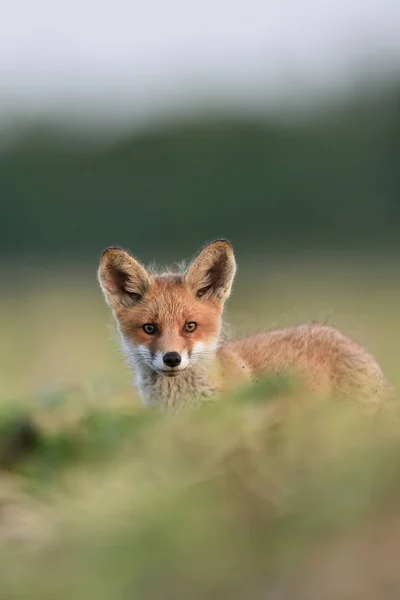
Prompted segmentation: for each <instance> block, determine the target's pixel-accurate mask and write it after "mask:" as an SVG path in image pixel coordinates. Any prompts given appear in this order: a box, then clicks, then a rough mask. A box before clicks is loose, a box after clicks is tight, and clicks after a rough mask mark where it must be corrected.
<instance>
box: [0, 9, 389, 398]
mask: <svg viewBox="0 0 400 600" xmlns="http://www.w3.org/2000/svg"><path fill="white" fill-rule="evenodd" d="M399 82H400V5H399V3H398V2H396V1H395V0H365V1H364V2H363V3H362V4H360V3H359V2H358V1H356V0H338V1H337V2H335V3H334V4H332V3H331V4H329V3H321V2H316V1H313V0H301V1H294V0H285V1H284V2H282V1H279V2H278V1H271V2H263V1H261V0H250V1H248V2H246V3H242V2H238V3H234V5H233V4H232V3H231V2H227V1H225V0H220V1H218V2H211V0H204V2H202V3H201V5H198V6H196V7H194V6H192V7H189V6H188V5H187V3H185V2H183V1H181V0H170V2H168V3H165V2H161V0H154V1H152V2H147V3H136V2H125V1H123V0H115V2H113V3H111V2H110V3H98V2H94V1H93V0H79V2H78V0H69V2H65V1H60V2H57V3H53V2H50V1H49V0H37V2H35V3H32V2H29V1H28V0H16V1H13V2H11V1H7V0H6V1H5V2H3V3H2V6H1V8H0V132H1V135H0V199H1V208H2V210H1V219H0V250H1V254H0V257H1V259H0V270H1V273H2V280H1V281H2V286H1V299H0V329H1V336H0V358H1V364H2V372H3V373H2V377H3V386H2V393H3V394H5V395H9V394H15V395H19V394H25V393H32V392H36V391H37V390H41V389H43V388H47V387H48V386H50V387H51V386H53V385H54V386H57V385H59V384H63V385H64V384H68V385H69V384H70V383H71V382H72V383H74V382H76V381H80V382H81V381H88V380H89V379H90V380H92V379H96V378H98V377H100V378H101V377H104V376H107V375H110V374H111V373H113V374H115V376H116V377H117V378H119V379H121V381H122V380H123V381H126V382H127V384H128V376H127V373H126V371H125V370H124V367H123V363H122V361H121V360H120V357H119V355H117V352H116V344H115V342H114V338H113V334H112V332H110V329H109V328H108V326H109V324H110V317H109V313H108V310H107V309H106V307H105V306H104V303H103V300H102V298H101V295H100V291H99V289H98V287H97V283H96V268H97V264H98V259H99V255H100V253H101V251H102V250H103V248H104V247H106V246H108V245H115V244H117V245H122V246H125V247H127V248H128V249H130V250H131V251H132V253H133V254H135V255H136V256H137V257H138V258H140V259H142V260H143V261H152V260H155V261H156V262H158V263H161V264H163V265H164V264H166V263H170V262H171V261H174V260H177V259H179V260H180V259H182V258H185V257H190V256H192V255H193V253H194V252H195V251H196V250H197V249H198V248H199V247H200V246H201V245H202V244H203V243H204V242H205V241H208V240H211V239H213V238H218V237H227V238H229V239H230V240H231V241H232V243H233V245H234V247H235V250H236V253H237V259H238V262H239V267H240V269H239V276H238V280H237V284H236V289H235V295H234V298H233V299H232V301H231V303H230V311H229V315H228V316H229V318H230V319H231V321H232V322H233V324H234V326H235V327H236V328H237V331H238V332H239V333H246V332H248V331H252V330H254V328H255V327H257V328H260V327H270V326H275V325H280V324H286V323H293V322H299V321H302V320H307V319H315V320H318V319H321V320H324V321H328V322H331V323H332V324H335V325H338V326H340V327H342V328H345V329H346V331H347V332H348V333H349V334H350V335H353V336H355V337H356V338H357V339H358V340H359V341H360V342H361V343H365V344H366V345H367V346H368V348H369V349H370V350H371V352H373V353H375V354H376V355H377V356H378V358H379V359H380V360H381V361H382V362H383V363H384V367H385V369H386V371H387V372H388V374H389V375H390V376H392V377H396V375H397V364H396V363H397V358H396V353H397V345H396V339H397V338H398V335H399V333H400V318H399V316H398V306H399V301H400V286H399V271H400V269H399V266H400V264H399V259H400V242H399V239H400V202H399V194H400V88H399ZM249 288H251V293H249ZM110 376H111V375H110ZM112 376H114V375H112Z"/></svg>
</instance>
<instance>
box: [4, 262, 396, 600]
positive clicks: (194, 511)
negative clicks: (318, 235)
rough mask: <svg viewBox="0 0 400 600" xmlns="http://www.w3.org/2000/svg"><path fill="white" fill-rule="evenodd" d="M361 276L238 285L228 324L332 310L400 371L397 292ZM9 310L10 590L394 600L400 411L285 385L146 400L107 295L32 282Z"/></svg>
mask: <svg viewBox="0 0 400 600" xmlns="http://www.w3.org/2000/svg"><path fill="white" fill-rule="evenodd" d="M348 272H349V271H348V270H345V269H342V270H335V269H332V270H331V271H329V273H328V274H325V275H324V278H323V279H322V280H320V281H321V284H320V286H318V285H317V284H316V283H315V282H316V281H318V277H317V275H316V272H315V271H312V270H311V271H310V272H309V273H308V275H307V276H306V275H305V274H304V273H300V272H298V271H297V270H296V268H295V267H293V265H291V266H288V267H287V271H286V277H284V276H283V275H282V273H285V271H284V269H282V268H281V269H279V271H276V272H274V270H271V276H270V278H269V286H270V287H269V290H268V286H266V287H265V288H264V289H263V290H261V291H260V293H259V294H257V295H256V294H252V296H253V300H249V299H248V295H247V294H243V293H241V290H240V286H239V285H238V288H239V289H238V298H237V300H235V301H234V302H233V303H232V311H231V317H232V321H233V322H234V324H235V325H236V326H239V327H241V328H242V329H249V330H250V329H252V328H254V325H255V324H256V323H259V322H262V321H263V320H264V319H265V320H266V319H267V316H268V315H269V316H270V318H271V322H272V324H274V325H275V324H278V323H279V322H280V319H282V321H283V319H285V320H286V318H287V320H292V321H299V320H303V319H301V318H300V319H299V318H298V315H299V314H302V315H303V317H304V318H305V319H307V318H309V316H311V315H310V313H319V314H317V315H315V314H314V316H316V317H317V318H321V312H324V311H325V308H324V307H326V306H327V305H328V304H329V305H330V306H335V307H338V309H337V310H338V314H337V318H335V319H333V321H334V323H336V324H339V325H341V326H342V328H343V329H345V330H347V331H348V330H349V329H350V333H353V331H352V329H353V330H354V331H355V330H356V329H357V328H358V327H359V328H360V331H361V338H363V337H364V339H361V341H362V342H363V343H367V338H368V340H369V341H370V344H369V347H370V348H371V346H375V348H371V349H372V350H373V351H374V353H375V354H377V355H378V357H379V358H380V360H381V362H382V363H383V366H384V367H385V368H386V371H387V372H388V375H389V376H390V375H391V373H392V372H393V374H395V373H396V368H395V367H396V357H395V356H393V348H394V345H395V343H396V332H397V329H398V328H400V320H399V319H398V317H397V306H398V294H399V293H400V287H399V288H396V287H394V286H393V285H392V283H391V282H392V278H391V276H390V274H389V275H388V276H387V279H386V278H385V277H384V274H383V273H382V268H379V269H378V270H377V271H376V273H375V274H374V272H373V270H371V268H369V271H368V277H365V278H364V276H363V274H362V270H360V269H354V271H353V276H347V273H348ZM289 273H291V275H292V277H291V278H290V277H289ZM343 273H344V275H343ZM304 278H305V280H304ZM249 280H251V276H250V275H249ZM290 280H291V282H290V284H289V281H290ZM300 280H302V281H303V283H304V285H302V286H299V285H298V281H300ZM385 282H386V283H385ZM388 282H389V284H388ZM242 284H243V288H245V289H247V282H246V279H245V277H243V279H242ZM389 286H391V294H389V293H388V289H389ZM37 290H39V291H37ZM260 297H262V298H266V300H265V305H264V304H263V302H260V301H259V300H258V298H260ZM294 298H295V301H294V300H293V299H294ZM249 302H250V304H249ZM294 304H296V309H295V311H293V309H292V310H290V308H288V306H289V305H290V306H292V305H294ZM243 307H245V309H246V310H245V311H243ZM23 309H24V310H23ZM294 312H296V313H298V314H297V317H296V315H295V314H294ZM243 313H245V315H244V314H243ZM249 315H251V316H249ZM0 320H1V321H2V326H3V329H2V331H3V332H4V335H3V337H2V339H1V341H0V352H1V353H2V356H3V358H4V362H5V366H6V367H7V368H6V369H5V378H4V385H3V389H2V397H3V400H2V402H1V405H0V409H1V419H0V421H1V423H0V441H1V444H0V458H1V457H3V459H4V455H6V457H8V461H7V460H6V461H4V460H3V470H2V471H1V475H0V558H1V561H0V564H1V567H0V575H1V582H2V585H1V591H0V597H1V598H5V599H7V600H8V599H14V598H38V599H39V598H40V599H41V600H42V599H44V600H47V599H48V600H67V599H68V600H70V599H71V598H74V599H77V600H81V599H82V600H83V599H85V600H86V599H88V598H96V599H99V600H102V599H104V600H105V599H109V598H113V599H116V600H125V599H131V598H134V599H136V598H137V599H140V600H155V599H157V600H158V599H159V598H162V599H163V600H164V599H167V600H168V599H171V600H172V599H174V600H179V599H185V600H187V599H194V600H197V599H213V598H232V599H233V600H235V599H241V598H250V599H253V598H254V599H259V598H268V599H271V598H272V599H275V598H276V599H277V600H281V599H282V600H286V599H288V598H296V600H301V599H303V598H304V600H306V599H307V600H310V599H311V600H312V599H313V598H315V599H317V598H318V599H320V598H324V600H329V599H330V598H332V600H334V599H335V600H337V599H340V598H343V599H345V598H346V599H347V598H354V599H356V600H358V599H360V600H361V599H362V600H369V599H370V598H371V600H372V598H378V597H379V598H383V599H386V598H388V599H389V598H398V597H399V594H400V577H399V576H398V575H397V573H398V566H397V560H396V556H398V552H399V550H400V535H398V532H399V526H398V523H399V522H400V519H399V517H400V514H399V509H398V505H399V496H400V458H399V457H400V453H399V451H400V436H399V425H398V423H397V421H396V420H395V419H393V416H388V415H384V414H382V415H378V416H376V417H374V418H372V417H371V416H368V415H366V414H364V413H363V411H362V409H360V407H356V406H352V405H351V404H346V405H343V404H334V403H327V402H313V403H309V402H307V399H302V401H301V402H300V401H299V400H300V399H299V397H298V395H297V393H296V388H295V386H294V385H292V383H291V382H288V381H286V380H272V381H268V382H262V383H261V384H260V385H259V386H258V387H255V388H251V389H249V390H247V391H245V392H242V393H240V394H238V395H236V396H232V397H230V398H226V399H224V400H223V401H221V402H219V403H215V404H211V405H206V406H204V407H201V408H198V409H189V410H185V411H183V412H182V413H180V414H177V415H174V416H161V415H158V414H156V413H154V412H150V411H146V410H143V409H141V408H140V405H139V402H138V400H137V398H136V397H135V395H134V392H133V391H132V390H131V389H130V387H129V386H128V374H127V371H126V369H125V367H124V366H123V363H122V361H121V360H120V358H119V357H118V354H117V353H116V352H115V347H114V342H113V339H112V336H111V334H110V333H109V332H108V330H107V329H106V328H105V323H106V322H107V321H109V319H108V315H107V311H106V310H105V309H104V307H103V305H102V303H101V298H98V293H97V290H96V289H95V288H94V287H93V288H91V287H90V286H89V287H87V286H85V285H79V284H78V283H77V282H75V285H71V284H70V283H69V282H68V281H67V282H66V281H64V280H63V281H62V282H55V281H54V280H49V281H46V280H41V285H40V286H38V285H37V284H35V285H32V287H29V286H28V289H27V291H26V293H25V296H24V298H23V300H22V299H21V298H20V297H19V296H16V297H15V298H14V300H12V299H8V300H4V301H3V302H2V308H1V310H0ZM346 321H347V324H348V327H346V326H344V325H345V324H346ZM30 323H32V327H31V328H29V324H30ZM30 333H31V334H30ZM392 337H393V340H392ZM367 345H368V344H367ZM10 347H11V349H12V351H10V350H9V351H8V352H7V348H9V349H10ZM375 350H377V352H375ZM393 379H394V382H395V384H398V381H396V378H395V377H392V380H393ZM282 406H284V407H285V410H284V411H279V412H277V411H276V408H277V407H278V408H281V407H282ZM28 422H29V423H31V426H32V429H31V430H30V429H29V428H28V430H27V423H28ZM36 433H37V436H36V435H35V434H36ZM13 444H14V445H13ZM5 450H6V452H5ZM7 453H8V454H7ZM10 457H11V458H10Z"/></svg>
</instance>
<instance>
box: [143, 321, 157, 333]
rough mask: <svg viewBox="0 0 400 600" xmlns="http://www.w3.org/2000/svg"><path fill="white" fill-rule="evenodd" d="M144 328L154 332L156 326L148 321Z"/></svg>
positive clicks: (147, 331) (146, 330)
mask: <svg viewBox="0 0 400 600" xmlns="http://www.w3.org/2000/svg"><path fill="white" fill-rule="evenodd" d="M143 329H144V330H145V332H146V333H153V331H154V329H155V327H154V325H151V323H146V325H143Z"/></svg>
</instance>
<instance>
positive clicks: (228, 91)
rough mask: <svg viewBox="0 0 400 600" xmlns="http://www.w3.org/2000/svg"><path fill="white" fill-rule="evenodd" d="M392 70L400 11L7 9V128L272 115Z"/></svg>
mask: <svg viewBox="0 0 400 600" xmlns="http://www.w3.org/2000/svg"><path fill="white" fill-rule="evenodd" d="M396 67H399V70H400V0H334V1H333V0H325V1H324V0H297V1H296V0H246V1H245V2H242V1H237V2H235V0H201V2H196V3H194V2H190V0H141V2H137V1H135V0H130V1H125V0H112V1H111V0H109V1H108V2H102V1H101V0H1V1H0V119H2V121H3V123H4V122H5V121H6V120H10V119H11V117H12V116H13V115H14V116H15V115H16V114H20V113H26V114H28V115H32V116H35V115H37V116H40V115H43V114H51V113H57V112H63V111H70V112H72V113H73V112H74V111H76V110H79V111H83V112H82V114H86V115H87V116H88V117H90V115H91V114H92V115H93V114H94V112H93V100H96V107H97V109H98V112H99V113H101V114H103V115H108V117H109V120H110V122H111V121H112V120H113V119H118V118H119V117H120V116H123V115H127V116H131V117H132V118H136V119H140V118H143V117H149V118H152V117H153V116H156V115H160V114H162V113H164V112H167V113H168V111H170V110H172V109H174V107H175V108H176V107H182V106H184V105H185V104H188V105H190V103H191V102H193V101H196V103H197V104H198V105H200V106H201V105H202V104H203V103H205V102H208V103H210V102H212V101H214V100H218V99H222V100H224V101H226V102H228V103H230V104H232V105H235V104H237V105H246V104H247V105H250V104H251V103H256V104H257V103H258V104H261V103H263V104H265V105H266V106H268V105H274V104H276V103H277V102H278V101H280V100H281V98H282V97H285V98H286V99H287V98H289V99H290V101H295V100H296V93H295V90H298V91H301V92H302V93H305V92H321V91H323V90H324V89H325V90H326V89H327V88H329V89H332V90H334V89H338V88H339V87H340V86H339V84H342V85H349V82H351V81H352V80H353V79H354V78H355V77H356V78H357V77H359V75H360V73H364V72H367V71H368V69H369V68H372V69H375V70H377V71H383V70H390V69H395V68H396ZM88 111H90V112H88Z"/></svg>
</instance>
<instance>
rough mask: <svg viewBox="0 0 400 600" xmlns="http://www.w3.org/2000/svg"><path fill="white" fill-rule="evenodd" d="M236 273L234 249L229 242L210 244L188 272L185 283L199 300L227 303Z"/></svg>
mask: <svg viewBox="0 0 400 600" xmlns="http://www.w3.org/2000/svg"><path fill="white" fill-rule="evenodd" d="M235 272H236V262H235V256H234V254H233V248H232V246H231V244H230V243H229V242H228V241H227V240H216V241H215V242H211V244H208V245H207V246H206V247H205V248H204V249H203V250H202V251H201V252H200V254H199V255H198V256H197V258H195V260H194V261H193V262H192V264H191V265H190V267H189V268H188V270H187V271H186V274H185V277H184V281H185V283H186V284H187V285H188V286H189V287H190V288H191V289H192V290H193V292H194V293H195V295H196V296H197V297H198V298H205V299H209V300H217V301H219V302H225V300H226V299H227V298H228V297H229V294H230V292H231V287H232V283H233V278H234V277H235Z"/></svg>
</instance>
